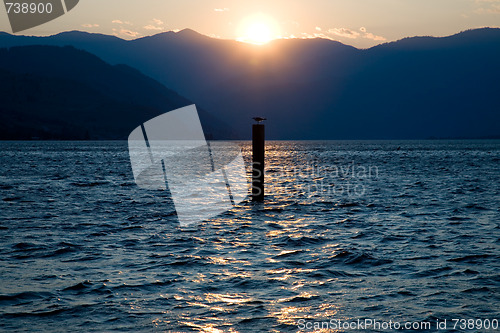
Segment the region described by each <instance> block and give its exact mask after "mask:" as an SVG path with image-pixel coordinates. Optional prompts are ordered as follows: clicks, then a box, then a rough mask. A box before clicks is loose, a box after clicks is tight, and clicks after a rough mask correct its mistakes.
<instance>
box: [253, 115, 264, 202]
mask: <svg viewBox="0 0 500 333" xmlns="http://www.w3.org/2000/svg"><path fill="white" fill-rule="evenodd" d="M253 119H254V120H256V121H257V122H258V123H257V124H253V125H252V152H253V164H252V200H253V201H264V158H265V141H266V133H265V126H264V124H261V122H262V121H264V120H266V119H265V118H262V117H255V118H253Z"/></svg>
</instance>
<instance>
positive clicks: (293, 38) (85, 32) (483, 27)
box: [0, 26, 500, 50]
mask: <svg viewBox="0 0 500 333" xmlns="http://www.w3.org/2000/svg"><path fill="white" fill-rule="evenodd" d="M486 29H492V30H496V29H498V30H500V26H482V27H476V28H470V29H465V30H461V31H459V32H456V33H454V34H451V35H444V36H432V35H415V36H407V37H403V38H400V39H397V40H392V41H382V42H381V43H379V44H376V45H373V46H371V47H367V48H361V47H357V46H354V45H351V44H347V43H344V42H341V41H340V40H337V39H334V38H328V37H326V36H325V35H315V36H306V37H296V36H289V37H286V36H285V37H278V38H274V39H272V40H270V41H269V42H267V43H265V44H255V43H250V42H246V41H243V40H238V39H237V38H236V39H231V38H221V37H218V36H210V35H205V34H203V33H201V32H198V31H196V30H194V29H191V28H184V29H181V30H179V29H173V30H165V31H162V32H158V33H156V34H152V35H147V36H141V37H137V38H131V39H126V38H123V37H119V36H117V35H115V34H105V33H101V32H89V31H83V30H67V31H61V32H58V33H55V34H47V35H27V34H15V33H11V32H7V31H0V34H7V35H9V36H16V37H38V38H48V37H54V36H57V35H61V34H65V33H83V34H88V35H101V36H108V37H114V38H117V39H120V40H123V41H136V40H140V39H145V38H151V37H156V36H159V35H163V34H169V33H172V34H180V33H186V32H193V33H195V34H197V35H199V36H202V37H204V38H210V39H214V40H220V41H229V42H236V43H241V44H245V45H249V46H254V47H266V46H267V45H270V44H272V43H273V42H276V41H283V40H326V41H331V42H336V43H340V44H342V45H345V46H349V47H353V48H355V49H358V50H368V49H371V48H374V47H377V46H380V45H385V44H391V43H396V42H399V41H402V40H405V39H411V38H436V39H439V38H448V37H453V36H457V35H460V34H462V33H465V32H469V31H475V30H486Z"/></svg>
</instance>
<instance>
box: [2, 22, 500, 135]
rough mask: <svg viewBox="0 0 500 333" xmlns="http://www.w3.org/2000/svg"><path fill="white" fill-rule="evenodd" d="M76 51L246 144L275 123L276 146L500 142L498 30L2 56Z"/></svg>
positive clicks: (169, 37) (171, 38)
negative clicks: (369, 42)
mask: <svg viewBox="0 0 500 333" xmlns="http://www.w3.org/2000/svg"><path fill="white" fill-rule="evenodd" d="M28 44H53V45H74V46H75V47H77V48H82V49H85V50H87V51H89V52H92V53H95V54H96V55H98V56H99V57H101V58H102V59H104V60H105V61H107V62H109V63H112V64H118V63H124V64H128V65H130V66H133V67H135V68H137V69H139V70H140V71H141V72H143V73H145V74H146V75H149V76H151V77H152V78H154V79H156V80H158V81H159V82H161V83H163V84H165V85H166V86H167V87H169V88H171V89H173V90H175V91H177V92H179V93H180V94H182V95H183V96H186V97H188V98H189V99H191V100H192V101H194V102H195V103H196V104H197V105H201V106H203V107H204V108H206V109H207V110H209V111H210V113H211V114H213V115H214V116H217V117H219V118H220V119H224V120H225V121H226V122H227V123H228V124H230V125H231V127H232V128H233V129H234V130H235V131H236V132H237V133H239V134H240V135H242V136H243V138H249V137H250V126H249V125H250V123H251V121H250V118H251V117H252V116H255V115H263V116H267V118H268V119H269V120H268V122H267V129H268V137H269V138H274V139H424V138H428V137H488V136H498V135H500V111H499V110H500V99H498V97H497V95H498V91H500V80H498V77H500V62H499V61H498V59H500V29H491V28H485V29H477V30H470V31H465V32H462V33H459V34H456V35H453V36H449V37H443V38H434V37H413V38H406V39H403V40H400V41H397V42H393V43H387V44H383V45H379V46H376V47H373V48H370V49H367V50H359V49H356V48H353V47H350V46H346V45H343V44H341V43H339V42H335V41H331V40H325V39H288V40H276V41H273V42H271V43H269V44H268V45H265V46H255V45H249V44H244V43H239V42H236V41H232V40H220V39H214V38H209V37H207V36H203V35H200V34H198V33H196V32H195V31H192V30H189V29H186V30H183V31H180V32H178V33H174V32H166V33H161V34H158V35H155V36H150V37H145V38H140V39H137V40H133V41H125V40H122V39H119V38H116V37H112V36H106V35H98V34H89V33H82V32H65V33H61V34H58V35H55V36H50V37H25V36H12V35H9V34H1V35H0V46H14V45H28Z"/></svg>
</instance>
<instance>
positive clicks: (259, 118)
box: [252, 117, 267, 123]
mask: <svg viewBox="0 0 500 333" xmlns="http://www.w3.org/2000/svg"><path fill="white" fill-rule="evenodd" d="M252 119H253V120H255V121H256V122H258V123H261V122H263V121H264V120H267V119H266V118H262V117H253V118H252Z"/></svg>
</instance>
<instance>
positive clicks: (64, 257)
mask: <svg viewBox="0 0 500 333" xmlns="http://www.w3.org/2000/svg"><path fill="white" fill-rule="evenodd" d="M239 144H240V145H241V146H242V149H243V152H244V156H245V159H246V162H247V163H249V162H250V158H251V156H250V154H251V152H250V143H249V142H240V143H239ZM249 171H250V170H249ZM266 177H267V178H266V180H267V193H266V199H265V202H264V203H252V202H250V201H248V200H247V201H245V202H243V203H242V204H241V205H240V206H238V207H237V208H235V209H233V210H231V211H229V212H226V213H224V214H222V215H219V216H217V217H215V218H213V219H211V220H209V221H205V222H202V223H199V224H195V225H190V226H188V227H180V226H179V224H178V222H177V218H176V214H175V210H174V207H173V204H172V201H171V199H170V198H169V197H168V196H167V194H166V192H164V191H150V190H142V189H139V188H138V187H137V186H136V185H135V183H134V180H133V176H132V171H131V167H130V162H129V156H128V152H127V144H126V142H0V331H18V332H23V331H26V332H32V331H50V332H94V331H95V332H104V331H119V332H123V331H125V332H166V331H173V332H191V331H201V332H297V331H298V330H302V331H308V330H310V329H309V328H311V327H313V326H311V325H314V322H328V323H331V322H330V321H332V322H334V321H336V320H337V321H338V320H341V321H342V322H351V321H355V320H357V319H360V320H365V319H372V320H376V321H379V322H389V321H393V322H401V323H405V322H430V323H432V325H433V328H432V329H428V328H426V329H424V330H421V331H429V332H434V331H436V329H435V327H434V325H435V324H436V321H444V320H445V319H447V321H448V322H447V327H448V329H446V330H441V332H461V331H464V332H483V331H485V330H484V329H478V328H477V327H475V328H474V329H460V327H455V330H453V329H452V326H451V325H450V324H452V323H453V322H452V319H479V320H488V321H492V322H493V323H494V320H498V319H500V318H499V317H500V315H499V309H500V141H401V142H397V141H380V142H375V141H328V142H291V141H289V142H268V144H267V165H266ZM484 323H486V321H484ZM324 328H325V329H324V330H323V332H329V331H331V332H344V331H351V330H349V329H340V330H336V329H334V328H333V327H332V326H330V327H324ZM326 328H329V329H330V330H327V329H326ZM365 331H368V332H378V331H386V330H385V329H384V328H383V327H382V328H371V329H366V328H365ZM488 331H491V332H493V331H495V330H491V329H490V330H488ZM496 331H498V330H496Z"/></svg>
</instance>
